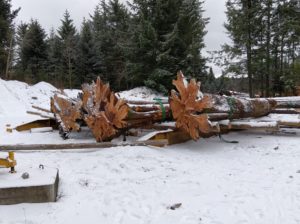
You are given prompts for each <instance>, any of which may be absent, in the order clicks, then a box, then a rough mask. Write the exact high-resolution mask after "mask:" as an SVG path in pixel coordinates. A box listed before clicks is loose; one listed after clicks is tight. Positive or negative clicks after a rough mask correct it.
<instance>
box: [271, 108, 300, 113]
mask: <svg viewBox="0 0 300 224" xmlns="http://www.w3.org/2000/svg"><path fill="white" fill-rule="evenodd" d="M271 113H272V114H300V110H299V109H295V108H277V109H274V110H272V111H271Z"/></svg>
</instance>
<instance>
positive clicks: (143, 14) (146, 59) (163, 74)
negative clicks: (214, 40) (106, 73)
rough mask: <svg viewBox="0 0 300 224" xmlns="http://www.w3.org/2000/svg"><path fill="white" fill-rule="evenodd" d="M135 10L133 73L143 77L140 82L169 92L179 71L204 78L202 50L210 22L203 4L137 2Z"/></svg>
mask: <svg viewBox="0 0 300 224" xmlns="http://www.w3.org/2000/svg"><path fill="white" fill-rule="evenodd" d="M132 9H133V10H135V13H136V14H135V21H136V24H135V26H134V32H133V33H134V35H133V38H132V40H133V41H132V43H133V47H132V51H133V53H132V55H133V57H132V59H131V61H132V62H133V63H131V68H130V72H131V73H132V74H133V75H134V76H136V77H140V78H139V79H138V81H140V80H141V81H143V82H144V84H146V85H147V86H149V87H152V88H155V89H158V90H159V91H162V92H167V91H168V89H170V88H171V87H172V85H171V83H172V82H171V80H172V79H173V78H174V76H175V74H176V72H177V71H178V70H184V71H185V74H187V75H188V76H190V77H192V76H193V77H201V76H204V74H205V60H204V58H203V57H201V49H202V48H203V47H204V43H203V37H204V35H205V33H206V32H205V31H204V28H205V24H206V23H207V19H204V18H203V16H202V2H200V1H198V0H168V1H151V0H148V1H141V0H135V1H133V4H132ZM134 56H136V57H134ZM141 73H143V75H141Z"/></svg>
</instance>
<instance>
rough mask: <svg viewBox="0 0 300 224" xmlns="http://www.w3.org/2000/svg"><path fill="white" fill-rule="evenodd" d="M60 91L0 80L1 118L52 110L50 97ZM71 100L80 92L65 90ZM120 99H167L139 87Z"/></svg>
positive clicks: (43, 85) (120, 95) (45, 84)
mask: <svg viewBox="0 0 300 224" xmlns="http://www.w3.org/2000/svg"><path fill="white" fill-rule="evenodd" d="M58 91H59V90H58V89H57V88H55V87H54V86H53V85H51V84H49V83H47V82H39V83H37V84H35V85H28V84H27V83H24V82H20V81H5V80H3V79H0V93H1V94H0V117H6V116H8V117H23V116H27V114H26V111H35V110H34V109H33V108H32V106H33V105H35V106H39V107H42V108H45V109H50V97H52V96H53V95H54V94H55V93H56V92H58ZM64 92H65V94H67V95H68V96H69V97H71V98H75V97H77V95H78V93H79V92H80V90H76V89H74V90H69V89H65V90H64ZM118 95H119V97H120V98H125V99H127V100H136V101H141V100H143V101H152V100H153V99H154V98H165V97H164V96H163V95H162V94H160V93H158V92H156V91H154V90H151V89H149V88H147V87H138V88H134V89H131V90H128V91H123V92H119V93H118Z"/></svg>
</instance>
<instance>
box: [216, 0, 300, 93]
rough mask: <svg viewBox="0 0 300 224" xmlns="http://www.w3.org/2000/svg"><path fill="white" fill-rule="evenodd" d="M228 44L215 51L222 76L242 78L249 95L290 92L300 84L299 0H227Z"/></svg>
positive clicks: (226, 24)
mask: <svg viewBox="0 0 300 224" xmlns="http://www.w3.org/2000/svg"><path fill="white" fill-rule="evenodd" d="M226 9H227V10H226V15H227V22H226V23H225V28H226V30H227V32H228V35H229V37H230V39H231V41H232V43H231V44H225V45H224V46H223V50H222V51H221V52H219V58H218V59H220V60H219V63H221V64H223V65H225V67H226V69H225V72H226V73H231V74H235V75H246V77H247V81H248V91H249V94H250V96H254V94H255V93H256V94H259V95H261V96H267V97H268V96H273V95H283V94H284V93H290V94H291V93H293V92H294V91H295V89H296V87H297V86H299V85H300V1H298V0H260V1H257V0H228V1H227V2H226Z"/></svg>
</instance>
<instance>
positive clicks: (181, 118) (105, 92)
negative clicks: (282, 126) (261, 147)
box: [51, 72, 298, 142]
mask: <svg viewBox="0 0 300 224" xmlns="http://www.w3.org/2000/svg"><path fill="white" fill-rule="evenodd" d="M173 85H174V86H175V87H176V90H172V91H171V93H170V96H169V100H168V102H163V101H161V100H156V101H151V102H137V101H131V100H130V99H121V98H119V97H118V96H117V95H116V94H115V93H114V92H113V91H111V89H110V86H109V84H105V83H103V82H102V81H101V80H100V78H98V79H97V81H96V82H94V83H92V84H84V85H82V93H81V94H80V95H79V96H78V97H77V98H76V99H70V98H68V97H67V96H64V95H55V96H54V97H52V98H51V111H52V112H53V114H54V115H55V119H56V121H57V123H58V124H59V127H60V134H61V136H62V137H63V138H67V137H68V135H69V133H70V132H72V131H80V130H81V127H82V126H87V127H88V128H90V129H91V131H92V133H93V135H94V137H95V139H96V140H97V142H105V141H110V140H112V139H113V138H116V137H118V136H120V135H121V134H124V133H126V132H127V131H128V130H129V129H131V128H147V127H154V126H153V125H154V124H155V123H161V122H164V121H175V129H179V130H181V131H184V132H185V133H187V134H189V136H190V137H191V138H192V139H193V140H197V139H199V138H200V137H209V136H211V135H214V134H216V133H218V132H228V131H229V130H233V129H239V127H240V129H249V128H251V125H252V124H253V121H251V122H248V123H247V122H246V123H245V120H240V119H247V118H252V119H253V118H260V117H263V116H266V115H268V114H269V113H271V112H274V111H277V112H278V113H279V112H280V110H281V111H285V112H286V111H287V110H290V111H293V113H295V109H294V108H292V107H291V106H294V105H298V102H292V103H286V102H283V101H280V100H279V99H276V98H273V99H266V98H258V99H250V98H244V97H237V96H223V95H209V94H206V95H204V94H202V93H201V91H200V86H201V83H200V82H197V81H196V80H195V79H191V80H190V81H189V82H187V80H186V79H185V77H184V75H183V74H182V73H181V72H179V73H178V74H177V79H176V80H173ZM288 106H290V107H288ZM279 108H280V109H279ZM224 120H230V121H231V122H229V123H228V124H226V125H224ZM239 120H240V123H239ZM241 121H243V122H241ZM216 124H217V128H216ZM278 125H279V124H278V122H277V123H274V122H273V123H272V121H269V123H266V122H265V123H264V124H262V123H260V124H259V125H258V124H255V125H252V126H254V127H256V128H260V129H262V128H264V127H265V128H266V129H272V128H273V129H274V128H277V127H278Z"/></svg>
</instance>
